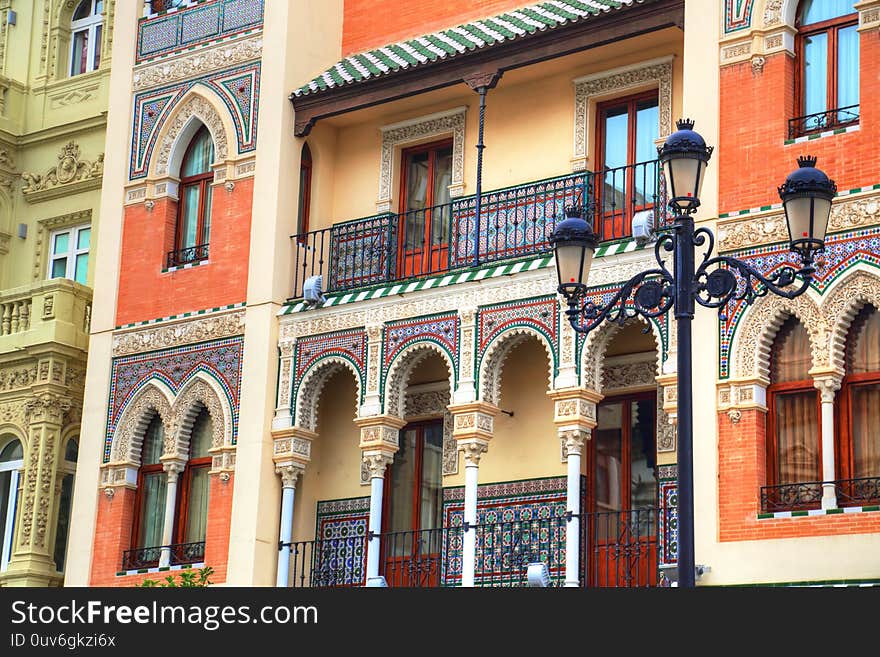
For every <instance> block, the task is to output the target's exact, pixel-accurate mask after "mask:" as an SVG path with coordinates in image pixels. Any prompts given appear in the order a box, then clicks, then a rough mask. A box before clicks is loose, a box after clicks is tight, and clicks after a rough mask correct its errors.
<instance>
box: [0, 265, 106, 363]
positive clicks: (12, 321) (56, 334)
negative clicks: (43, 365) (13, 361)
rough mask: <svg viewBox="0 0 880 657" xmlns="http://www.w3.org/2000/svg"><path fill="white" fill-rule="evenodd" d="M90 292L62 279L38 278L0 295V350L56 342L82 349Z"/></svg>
mask: <svg viewBox="0 0 880 657" xmlns="http://www.w3.org/2000/svg"><path fill="white" fill-rule="evenodd" d="M91 311H92V291H91V290H90V289H89V288H87V287H86V286H84V285H80V284H79V283H76V282H74V281H71V280H69V279H66V278H55V279H52V280H47V281H40V282H38V283H34V284H32V285H24V286H21V287H16V288H11V289H8V290H4V291H3V293H2V294H0V350H2V351H3V352H9V351H13V350H15V349H19V348H26V347H29V346H31V345H38V344H50V343H60V344H64V345H67V346H70V347H74V348H76V349H81V350H85V349H87V348H88V342H89V324H90V321H91Z"/></svg>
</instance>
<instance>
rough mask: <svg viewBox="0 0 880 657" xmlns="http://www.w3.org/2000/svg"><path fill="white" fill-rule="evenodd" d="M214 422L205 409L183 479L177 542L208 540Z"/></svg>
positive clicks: (192, 435) (192, 434)
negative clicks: (206, 530)
mask: <svg viewBox="0 0 880 657" xmlns="http://www.w3.org/2000/svg"><path fill="white" fill-rule="evenodd" d="M211 435H212V423H211V415H210V414H209V413H208V411H207V410H205V409H204V408H203V409H202V410H201V411H200V412H199V414H198V415H197V416H196V419H195V421H194V422H193V426H192V431H191V432H190V444H189V460H188V461H187V462H186V466H185V467H184V470H183V473H182V475H181V477H180V488H179V489H178V510H177V518H176V523H175V525H176V529H175V538H174V542H175V543H200V542H202V541H204V540H205V528H206V525H207V519H208V471H209V470H210V469H211V455H210V454H208V450H209V449H210V448H211Z"/></svg>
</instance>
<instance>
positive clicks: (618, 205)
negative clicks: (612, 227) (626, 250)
mask: <svg viewBox="0 0 880 657" xmlns="http://www.w3.org/2000/svg"><path fill="white" fill-rule="evenodd" d="M604 129H605V133H604V134H605V147H604V152H603V160H602V166H603V167H604V168H605V169H613V168H616V167H622V166H625V165H626V159H627V147H628V141H629V114H628V110H627V107H626V106H623V107H620V108H617V109H614V110H610V111H608V112H607V113H606V115H605V124H604ZM625 206H626V174H625V172H623V171H609V172H607V173H606V174H605V184H604V189H603V190H602V211H603V213H607V212H612V211H615V210H616V211H621V210H623V208H624V207H625Z"/></svg>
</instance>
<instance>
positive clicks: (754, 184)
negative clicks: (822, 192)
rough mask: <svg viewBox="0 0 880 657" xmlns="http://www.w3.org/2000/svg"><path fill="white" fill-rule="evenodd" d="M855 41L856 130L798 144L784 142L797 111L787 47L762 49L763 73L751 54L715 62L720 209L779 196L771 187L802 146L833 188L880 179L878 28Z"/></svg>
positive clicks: (793, 64) (768, 201) (781, 178)
mask: <svg viewBox="0 0 880 657" xmlns="http://www.w3.org/2000/svg"><path fill="white" fill-rule="evenodd" d="M860 48H861V51H860V63H859V66H860V78H861V80H860V90H859V91H860V104H861V119H860V130H859V131H856V132H853V133H849V134H842V135H834V136H831V137H823V138H820V139H816V140H812V141H809V142H806V143H801V144H789V145H785V143H784V142H785V140H786V139H787V138H788V119H790V118H793V117H795V116H798V115H799V113H800V111H799V109H797V99H796V98H795V78H796V71H797V64H796V60H795V59H794V58H793V57H791V56H789V55H787V54H785V53H777V54H774V55H769V56H767V57H766V61H765V64H764V70H763V72H762V73H753V72H752V66H751V63H750V62H743V63H741V64H734V65H731V66H725V67H723V68H722V69H721V117H720V121H721V126H720V127H721V136H720V138H719V144H718V146H719V148H718V150H717V152H716V157H717V162H718V166H719V167H720V170H719V175H720V179H721V185H720V187H721V193H720V198H719V212H721V213H724V212H731V211H735V210H745V209H747V208H753V207H759V206H762V205H769V204H771V203H779V195H778V194H777V192H776V188H777V187H778V186H779V185H780V184H782V182H783V181H784V180H785V177H786V176H787V175H788V174H789V173H790V172H791V171H792V170H793V169H795V168H797V161H796V160H797V156H799V155H803V154H810V155H815V156H817V157H818V158H819V162H818V164H817V166H818V167H819V168H820V169H822V170H823V171H825V172H826V173H827V174H828V175H829V177H831V178H832V179H833V180H835V181H836V182H837V186H838V188H839V189H842V190H846V189H853V188H856V187H863V186H865V185H872V184H874V183H877V182H880V149H878V148H877V147H876V144H877V141H878V138H880V107H878V103H877V102H875V101H878V100H880V76H878V75H877V66H876V62H877V61H878V58H880V40H878V33H877V30H871V31H869V32H863V33H862V35H861V42H860ZM710 166H711V165H710Z"/></svg>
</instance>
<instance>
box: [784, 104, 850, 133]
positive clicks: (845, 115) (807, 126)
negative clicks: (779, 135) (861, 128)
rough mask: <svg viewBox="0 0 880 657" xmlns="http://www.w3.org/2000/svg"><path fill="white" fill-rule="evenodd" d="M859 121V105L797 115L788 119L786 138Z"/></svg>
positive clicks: (834, 128) (845, 125) (823, 130)
mask: <svg viewBox="0 0 880 657" xmlns="http://www.w3.org/2000/svg"><path fill="white" fill-rule="evenodd" d="M858 122H859V106H858V105H849V106H848V107H839V108H837V109H832V110H826V111H824V112H816V113H814V114H807V115H806V116H798V117H795V118H793V119H789V120H788V138H789V139H796V138H798V137H804V136H806V135H812V134H816V133H819V132H825V131H827V130H837V129H838V128H845V127H847V126H850V125H856V124H857V123H858Z"/></svg>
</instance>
